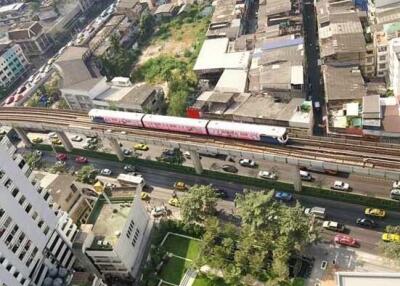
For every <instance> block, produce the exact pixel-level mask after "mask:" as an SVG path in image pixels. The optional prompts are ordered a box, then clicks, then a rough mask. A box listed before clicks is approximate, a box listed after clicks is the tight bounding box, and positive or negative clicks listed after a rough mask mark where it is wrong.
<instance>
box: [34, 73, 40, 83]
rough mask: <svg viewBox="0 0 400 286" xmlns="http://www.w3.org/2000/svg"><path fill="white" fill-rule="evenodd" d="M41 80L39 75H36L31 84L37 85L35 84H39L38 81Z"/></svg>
mask: <svg viewBox="0 0 400 286" xmlns="http://www.w3.org/2000/svg"><path fill="white" fill-rule="evenodd" d="M41 80H42V76H41V75H40V74H38V75H37V76H36V77H35V79H34V80H33V83H34V84H37V83H39V81H41Z"/></svg>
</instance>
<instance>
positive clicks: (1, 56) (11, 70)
mask: <svg viewBox="0 0 400 286" xmlns="http://www.w3.org/2000/svg"><path fill="white" fill-rule="evenodd" d="M28 65H29V62H28V60H27V59H26V57H25V55H24V52H23V51H22V49H21V47H20V46H19V45H17V44H4V45H0V86H3V87H8V86H9V85H11V84H13V83H14V82H15V81H16V80H17V79H18V78H20V77H21V76H22V75H23V74H24V72H25V71H26V69H27V67H28Z"/></svg>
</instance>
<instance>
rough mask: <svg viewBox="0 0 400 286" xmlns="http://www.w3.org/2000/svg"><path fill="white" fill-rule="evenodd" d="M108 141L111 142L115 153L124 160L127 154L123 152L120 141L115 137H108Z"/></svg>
mask: <svg viewBox="0 0 400 286" xmlns="http://www.w3.org/2000/svg"><path fill="white" fill-rule="evenodd" d="M108 141H109V142H110V145H111V148H112V149H113V151H114V153H115V155H117V157H118V159H119V160H120V161H123V160H124V159H125V155H124V153H123V152H122V149H121V147H120V146H119V143H118V141H117V140H116V139H115V138H108Z"/></svg>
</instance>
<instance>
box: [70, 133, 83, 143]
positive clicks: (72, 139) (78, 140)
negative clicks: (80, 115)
mask: <svg viewBox="0 0 400 286" xmlns="http://www.w3.org/2000/svg"><path fill="white" fill-rule="evenodd" d="M71 141H74V142H82V141H83V138H82V137H81V136H79V135H75V136H72V137H71Z"/></svg>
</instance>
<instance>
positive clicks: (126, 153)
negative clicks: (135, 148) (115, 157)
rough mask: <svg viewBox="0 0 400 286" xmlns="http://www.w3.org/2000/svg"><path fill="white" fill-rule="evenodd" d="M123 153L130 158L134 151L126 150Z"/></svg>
mask: <svg viewBox="0 0 400 286" xmlns="http://www.w3.org/2000/svg"><path fill="white" fill-rule="evenodd" d="M122 153H124V155H125V156H129V155H131V154H132V150H130V149H124V150H123V151H122Z"/></svg>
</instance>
